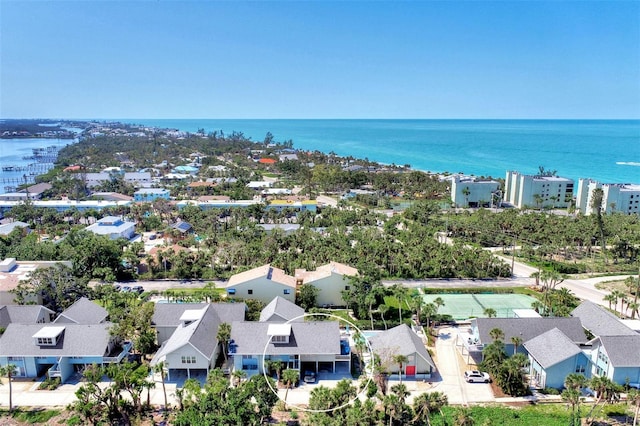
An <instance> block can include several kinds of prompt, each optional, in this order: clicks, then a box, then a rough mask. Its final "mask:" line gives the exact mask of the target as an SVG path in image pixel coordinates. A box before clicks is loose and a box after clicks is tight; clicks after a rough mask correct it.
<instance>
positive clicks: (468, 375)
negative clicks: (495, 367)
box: [464, 370, 491, 383]
mask: <svg viewBox="0 0 640 426" xmlns="http://www.w3.org/2000/svg"><path fill="white" fill-rule="evenodd" d="M464 379H465V380H466V381H467V383H489V382H490V381H491V376H489V374H487V373H483V372H482V371H478V370H469V371H465V372H464Z"/></svg>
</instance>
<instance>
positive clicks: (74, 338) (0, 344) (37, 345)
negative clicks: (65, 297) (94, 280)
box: [0, 298, 131, 383]
mask: <svg viewBox="0 0 640 426" xmlns="http://www.w3.org/2000/svg"><path fill="white" fill-rule="evenodd" d="M105 312H106V311H104V309H103V308H102V307H100V306H98V305H96V304H95V303H93V302H91V301H89V300H88V299H85V298H82V299H80V300H78V301H77V302H76V303H74V304H73V305H72V306H71V307H69V308H68V309H67V310H65V311H64V312H63V313H62V314H60V316H59V317H58V318H57V319H56V321H54V323H36V324H33V323H28V324H27V323H22V324H21V323H10V324H9V325H8V326H7V328H6V330H5V332H4V333H3V334H2V337H0V366H6V365H9V364H12V365H14V366H15V367H16V370H15V374H14V375H15V376H16V377H25V378H27V377H32V378H37V377H41V376H44V375H46V376H47V377H49V378H54V377H59V378H60V380H61V381H62V382H63V383H64V382H65V381H66V380H67V379H69V377H71V376H72V375H73V373H74V372H79V371H81V370H83V369H84V368H85V367H86V366H89V365H92V364H98V365H104V364H109V363H118V362H120V361H122V359H123V358H124V357H125V356H126V355H127V354H128V353H129V351H130V350H131V342H124V343H122V344H120V343H119V342H117V340H116V338H115V337H114V336H111V333H110V332H109V330H110V328H111V326H112V324H111V323H109V322H106V321H105V318H106V315H105Z"/></svg>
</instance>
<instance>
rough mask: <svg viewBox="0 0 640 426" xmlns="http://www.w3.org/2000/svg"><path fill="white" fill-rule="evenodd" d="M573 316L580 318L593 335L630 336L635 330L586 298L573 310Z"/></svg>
mask: <svg viewBox="0 0 640 426" xmlns="http://www.w3.org/2000/svg"><path fill="white" fill-rule="evenodd" d="M571 316H573V317H575V318H579V319H580V322H581V323H582V326H583V327H584V329H585V330H587V331H588V332H589V333H590V334H591V337H597V336H629V335H634V334H636V332H635V331H633V330H632V329H630V328H629V327H627V326H626V325H624V323H622V321H620V319H619V318H618V317H616V316H615V315H613V314H612V313H611V312H609V311H607V310H606V309H605V308H603V307H602V306H600V305H596V304H595V303H593V302H590V301H588V300H585V301H584V302H582V303H580V305H578V306H577V307H576V308H575V309H574V310H573V311H572V312H571Z"/></svg>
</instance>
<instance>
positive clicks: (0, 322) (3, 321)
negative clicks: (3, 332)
mask: <svg viewBox="0 0 640 426" xmlns="http://www.w3.org/2000/svg"><path fill="white" fill-rule="evenodd" d="M54 318H55V312H53V311H52V310H51V309H49V308H45V307H44V306H41V305H4V306H2V305H0V329H5V328H7V326H8V325H9V324H11V323H16V324H46V323H50V322H51V321H53V320H54Z"/></svg>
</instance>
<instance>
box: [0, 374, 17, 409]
mask: <svg viewBox="0 0 640 426" xmlns="http://www.w3.org/2000/svg"><path fill="white" fill-rule="evenodd" d="M16 370H17V367H16V366H15V365H13V364H7V365H5V366H4V367H0V376H6V377H7V379H8V381H9V412H12V411H13V389H12V388H13V374H14V373H15V372H16Z"/></svg>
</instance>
